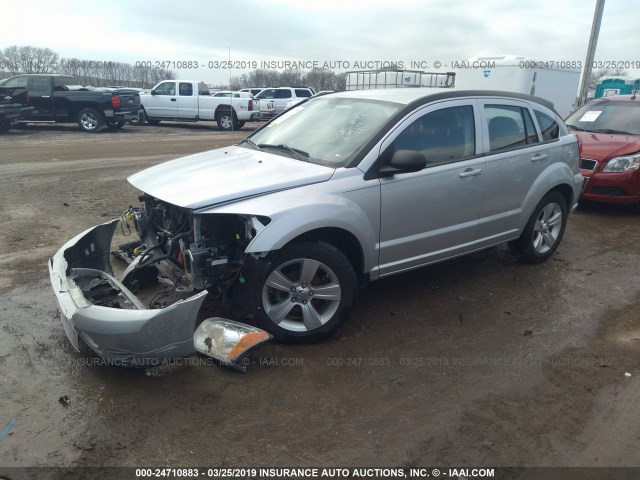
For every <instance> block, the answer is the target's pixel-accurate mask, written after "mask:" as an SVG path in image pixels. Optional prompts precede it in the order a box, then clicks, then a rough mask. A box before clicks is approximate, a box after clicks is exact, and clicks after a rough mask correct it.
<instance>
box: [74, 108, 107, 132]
mask: <svg viewBox="0 0 640 480" xmlns="http://www.w3.org/2000/svg"><path fill="white" fill-rule="evenodd" d="M77 121H78V126H79V127H80V128H81V129H82V130H84V131H85V132H87V133H97V132H99V131H100V130H102V128H103V127H104V124H105V120H104V116H103V115H102V113H101V112H99V111H98V110H96V109H95V108H85V109H84V110H80V113H78V117H77Z"/></svg>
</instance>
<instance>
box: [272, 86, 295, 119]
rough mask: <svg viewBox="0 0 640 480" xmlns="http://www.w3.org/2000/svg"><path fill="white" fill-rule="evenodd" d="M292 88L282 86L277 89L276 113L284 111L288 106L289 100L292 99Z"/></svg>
mask: <svg viewBox="0 0 640 480" xmlns="http://www.w3.org/2000/svg"><path fill="white" fill-rule="evenodd" d="M292 96H293V95H292V94H291V90H290V89H288V88H282V89H277V90H276V115H277V114H280V113H282V112H284V111H285V110H286V108H287V102H288V101H289V100H291V97H292Z"/></svg>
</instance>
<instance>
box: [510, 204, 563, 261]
mask: <svg viewBox="0 0 640 480" xmlns="http://www.w3.org/2000/svg"><path fill="white" fill-rule="evenodd" d="M566 225H567V202H566V200H565V198H564V197H563V196H562V195H561V194H560V193H559V192H549V193H547V194H546V195H545V196H544V198H543V199H542V200H540V203H538V205H537V206H536V208H535V210H534V211H533V213H532V214H531V217H530V218H529V221H528V222H527V226H526V227H525V229H524V231H523V232H522V235H520V238H518V240H515V241H514V242H512V243H511V244H510V247H511V249H512V250H513V251H515V252H516V253H518V254H519V255H520V257H521V258H522V260H524V261H525V262H528V263H540V262H544V261H545V260H546V259H548V258H549V257H550V256H551V255H553V252H555V251H556V249H557V248H558V245H560V242H561V241H562V237H563V235H564V230H565V227H566Z"/></svg>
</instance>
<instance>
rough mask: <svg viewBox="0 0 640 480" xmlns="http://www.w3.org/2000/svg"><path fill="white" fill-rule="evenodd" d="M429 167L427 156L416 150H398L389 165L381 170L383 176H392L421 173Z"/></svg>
mask: <svg viewBox="0 0 640 480" xmlns="http://www.w3.org/2000/svg"><path fill="white" fill-rule="evenodd" d="M426 166H427V159H426V158H425V156H424V155H423V154H422V153H420V152H417V151H415V150H398V151H396V152H394V154H393V156H392V157H391V161H390V162H389V165H387V166H385V167H382V168H381V169H380V174H381V175H383V176H391V175H395V174H396V173H410V172H419V171H420V170H422V169H423V168H424V167H426Z"/></svg>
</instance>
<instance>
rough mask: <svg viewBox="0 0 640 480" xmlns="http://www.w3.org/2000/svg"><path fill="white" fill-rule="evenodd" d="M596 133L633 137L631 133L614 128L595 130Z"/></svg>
mask: <svg viewBox="0 0 640 480" xmlns="http://www.w3.org/2000/svg"><path fill="white" fill-rule="evenodd" d="M594 132H598V133H620V134H622V135H633V134H632V133H631V132H625V131H624V130H614V129H612V128H599V129H598V130H594Z"/></svg>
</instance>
